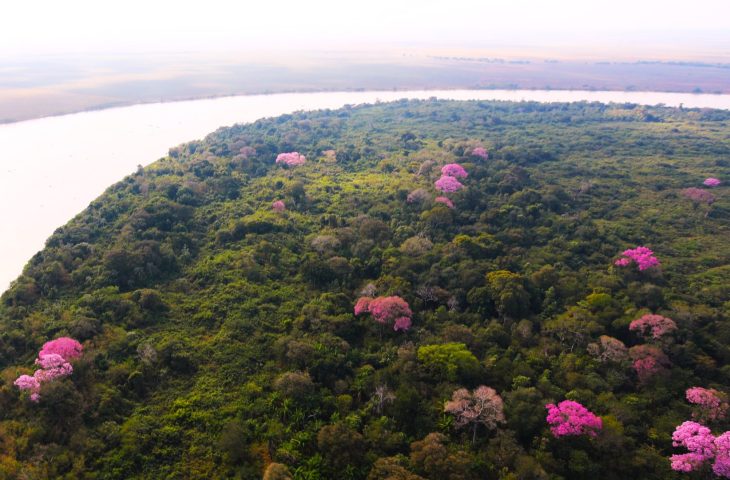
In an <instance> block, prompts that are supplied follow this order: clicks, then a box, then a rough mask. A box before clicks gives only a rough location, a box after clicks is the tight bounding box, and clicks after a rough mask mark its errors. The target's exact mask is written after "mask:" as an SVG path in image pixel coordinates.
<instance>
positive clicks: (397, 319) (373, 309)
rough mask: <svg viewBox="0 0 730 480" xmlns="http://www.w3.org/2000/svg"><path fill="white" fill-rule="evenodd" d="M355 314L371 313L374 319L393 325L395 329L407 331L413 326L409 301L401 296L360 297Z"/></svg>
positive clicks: (383, 323)
mask: <svg viewBox="0 0 730 480" xmlns="http://www.w3.org/2000/svg"><path fill="white" fill-rule="evenodd" d="M354 312H355V315H362V314H363V313H369V314H370V315H371V316H372V317H373V320H375V321H376V322H378V323H380V324H382V325H393V330H395V331H406V330H408V329H410V328H411V324H412V323H411V317H412V316H413V312H412V311H411V308H410V306H409V305H408V302H406V301H405V300H403V299H402V298H401V297H397V296H392V297H377V298H370V297H360V298H359V299H358V301H357V303H356V304H355V308H354Z"/></svg>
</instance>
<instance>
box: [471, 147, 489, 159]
mask: <svg viewBox="0 0 730 480" xmlns="http://www.w3.org/2000/svg"><path fill="white" fill-rule="evenodd" d="M471 154H472V155H474V156H475V157H481V158H483V159H484V160H487V159H488V158H489V154H488V153H487V150H486V149H485V148H484V147H475V148H474V150H472V151H471Z"/></svg>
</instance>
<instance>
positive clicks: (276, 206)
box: [271, 200, 286, 213]
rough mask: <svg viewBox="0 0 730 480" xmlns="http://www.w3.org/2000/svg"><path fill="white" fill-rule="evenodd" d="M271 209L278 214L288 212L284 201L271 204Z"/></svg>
mask: <svg viewBox="0 0 730 480" xmlns="http://www.w3.org/2000/svg"><path fill="white" fill-rule="evenodd" d="M271 209H272V210H273V211H275V212H277V213H281V212H283V211H284V210H286V204H285V203H284V202H283V201H282V200H277V201H275V202H274V203H272V204H271Z"/></svg>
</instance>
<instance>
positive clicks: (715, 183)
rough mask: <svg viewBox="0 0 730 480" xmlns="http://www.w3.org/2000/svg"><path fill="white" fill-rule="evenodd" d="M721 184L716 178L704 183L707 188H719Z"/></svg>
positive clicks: (706, 180)
mask: <svg viewBox="0 0 730 480" xmlns="http://www.w3.org/2000/svg"><path fill="white" fill-rule="evenodd" d="M721 183H722V182H721V181H720V180H719V179H717V178H714V177H710V178H706V179H705V181H704V182H702V184H703V185H705V186H707V187H717V186H718V185H720V184H721Z"/></svg>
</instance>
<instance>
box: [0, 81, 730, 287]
mask: <svg viewBox="0 0 730 480" xmlns="http://www.w3.org/2000/svg"><path fill="white" fill-rule="evenodd" d="M429 97H438V98H445V99H455V100H517V101H519V100H536V101H541V102H566V101H581V100H587V101H600V102H631V103H640V104H648V105H654V104H658V103H663V104H665V105H668V106H679V105H680V104H684V106H685V107H711V108H723V109H730V95H707V94H703V95H694V94H683V93H659V92H585V91H558V90H555V91H539V90H535V91H533V90H524V91H523V90H450V91H436V90H429V91H408V92H393V91H390V92H339V93H308V94H301V93H295V94H276V95H253V96H240V97H226V98H218V99H210V100H194V101H187V102H174V103H157V104H147V105H136V106H132V107H124V108H114V109H109V110H101V111H95V112H85V113H78V114H73V115H65V116H60V117H49V118H41V119H38V120H30V121H26V122H20V123H14V124H9V125H0V196H1V197H0V200H2V201H0V218H1V219H2V222H1V223H0V290H4V288H5V287H6V286H7V285H8V284H9V282H10V281H11V280H13V279H14V278H16V277H17V276H18V275H19V274H20V271H21V269H22V267H23V265H24V264H25V262H26V261H27V260H28V259H30V257H31V256H32V255H33V254H34V253H35V252H37V251H38V250H40V249H41V248H42V247H43V242H44V241H45V239H46V238H48V236H49V235H50V234H51V233H53V230H54V229H55V228H57V227H58V226H60V225H62V224H64V223H66V222H67V221H68V220H69V219H70V218H71V217H73V216H74V215H75V214H77V213H78V212H80V211H81V210H83V209H84V208H85V207H86V206H87V205H88V204H89V202H91V201H92V200H93V199H94V198H96V197H97V196H99V195H100V194H101V193H102V192H103V191H104V189H105V188H106V187H108V186H109V185H111V184H112V183H114V182H116V181H118V180H120V179H121V178H122V177H124V176H125V175H128V174H130V173H132V172H133V171H134V170H135V169H136V168H137V165H146V164H149V163H151V162H153V161H154V160H156V159H157V158H160V157H162V156H164V155H165V154H166V153H167V150H168V148H169V147H171V146H174V145H178V144H180V143H182V142H186V141H190V140H195V139H198V138H202V137H203V136H205V135H206V134H207V133H209V132H211V131H213V130H215V129H216V128H218V127H219V126H222V125H232V124H234V123H237V122H238V123H240V122H251V121H254V120H256V119H258V118H261V117H268V116H274V115H280V114H283V113H287V112H292V111H296V110H310V109H320V108H339V107H341V106H343V105H345V104H359V103H372V102H375V101H377V100H381V101H389V100H397V99H401V98H429Z"/></svg>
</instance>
